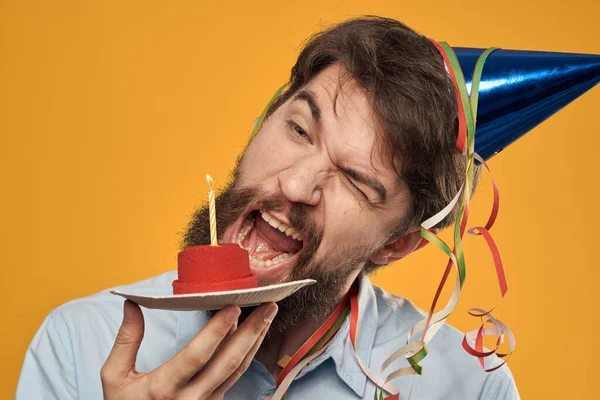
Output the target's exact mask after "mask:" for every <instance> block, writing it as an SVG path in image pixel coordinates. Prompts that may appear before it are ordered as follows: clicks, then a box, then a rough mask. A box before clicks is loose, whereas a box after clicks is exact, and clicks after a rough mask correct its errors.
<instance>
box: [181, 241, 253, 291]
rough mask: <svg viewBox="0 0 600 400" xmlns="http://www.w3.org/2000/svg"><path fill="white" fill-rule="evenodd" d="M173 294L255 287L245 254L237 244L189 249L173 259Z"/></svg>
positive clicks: (246, 253)
mask: <svg viewBox="0 0 600 400" xmlns="http://www.w3.org/2000/svg"><path fill="white" fill-rule="evenodd" d="M177 275H178V279H176V280H174V281H173V294H189V293H205V292H221V291H225V290H234V289H248V288H253V287H257V286H258V282H257V281H256V276H254V275H253V274H252V273H251V272H250V261H249V258H248V252H247V251H246V250H244V249H242V248H241V247H240V246H238V245H237V244H233V243H231V244H221V245H219V246H192V247H188V248H187V249H185V250H183V251H182V252H180V253H179V255H178V257H177Z"/></svg>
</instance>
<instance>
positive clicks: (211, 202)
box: [206, 174, 218, 246]
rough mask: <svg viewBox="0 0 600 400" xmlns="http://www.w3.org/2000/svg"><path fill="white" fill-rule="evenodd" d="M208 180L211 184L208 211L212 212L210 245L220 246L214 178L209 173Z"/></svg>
mask: <svg viewBox="0 0 600 400" xmlns="http://www.w3.org/2000/svg"><path fill="white" fill-rule="evenodd" d="M206 181H207V182H208V184H209V186H210V191H209V192H208V211H209V214H210V245H211V246H218V243H217V211H216V207H215V192H214V191H213V180H212V178H211V177H210V175H209V174H206Z"/></svg>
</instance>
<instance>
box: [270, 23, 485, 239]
mask: <svg viewBox="0 0 600 400" xmlns="http://www.w3.org/2000/svg"><path fill="white" fill-rule="evenodd" d="M336 63H339V64H341V65H343V66H344V67H345V70H346V75H345V76H344V77H342V78H341V79H342V80H344V79H347V78H351V79H354V80H355V81H356V82H357V83H358V84H360V85H361V86H362V88H364V90H365V92H366V93H367V96H368V98H369V102H370V104H371V106H372V108H373V110H374V115H375V117H376V120H377V122H378V130H377V135H376V142H375V146H374V150H375V151H378V152H379V154H380V155H381V156H382V158H383V160H384V161H387V162H389V163H391V165H393V168H394V170H395V171H396V173H397V174H398V176H399V177H400V178H401V179H403V180H404V181H405V182H406V183H407V185H408V187H409V189H410V192H411V194H412V202H411V203H412V204H411V206H410V209H409V210H408V213H407V217H406V218H404V219H402V221H399V223H398V225H397V227H396V228H395V229H394V230H393V231H392V232H390V235H389V238H388V240H394V239H398V238H400V237H401V236H403V235H404V234H406V232H407V230H408V229H409V228H414V227H416V226H418V225H419V224H420V222H422V221H423V220H425V219H427V218H428V217H431V216H432V215H434V214H436V213H437V212H439V211H440V210H441V209H443V208H444V207H445V206H446V205H447V204H448V203H449V202H450V201H451V200H452V198H453V197H454V195H455V194H456V193H457V191H458V190H459V188H460V187H461V186H462V184H463V177H464V168H465V163H464V156H462V155H461V154H460V153H459V152H458V151H457V150H456V148H455V145H456V139H457V132H458V119H457V104H456V102H457V99H456V97H455V94H454V89H453V86H452V81H451V79H450V77H449V75H448V73H447V72H446V70H445V67H444V61H443V58H442V56H441V55H440V53H439V52H438V50H437V49H436V47H435V46H434V45H433V43H432V42H431V40H430V39H428V38H427V37H425V36H423V35H420V34H419V33H417V32H415V31H414V30H413V29H411V28H409V27H408V26H406V25H405V24H403V23H401V22H399V21H397V20H394V19H390V18H382V17H376V16H365V17H360V18H355V19H351V20H347V21H344V22H342V23H339V24H336V25H334V26H332V27H330V28H328V29H326V30H323V31H321V32H319V33H317V34H315V35H314V36H312V37H310V38H309V39H307V41H306V42H305V43H304V45H303V47H302V50H301V52H300V55H299V56H298V59H297V61H296V63H295V64H294V66H293V68H292V70H291V76H290V81H289V86H288V88H287V90H285V91H284V92H282V94H281V95H280V96H279V97H278V98H277V99H276V100H275V102H274V103H273V104H272V106H271V107H270V109H269V110H268V111H267V114H266V115H267V117H268V116H269V115H270V114H272V113H273V112H274V111H275V110H276V109H277V108H278V107H280V106H281V105H282V104H283V103H284V102H285V101H286V100H288V99H289V98H290V97H291V96H292V95H294V94H295V93H296V92H297V91H298V90H299V89H300V88H302V87H303V86H304V85H306V84H307V83H308V82H309V81H310V80H311V79H312V78H313V77H315V76H316V75H317V74H318V73H319V72H320V71H322V70H323V69H325V68H326V67H328V66H330V65H332V64H336ZM342 83H343V82H342ZM336 97H337V94H336ZM334 104H335V99H334ZM479 174H480V168H479V167H476V169H475V183H477V181H478V180H479ZM457 214H458V207H456V208H455V209H454V210H453V212H452V213H450V215H448V216H447V217H446V218H445V219H444V220H443V221H441V222H440V223H439V224H438V225H437V227H438V228H445V227H447V226H450V225H451V224H452V223H453V222H454V221H455V219H456V217H457Z"/></svg>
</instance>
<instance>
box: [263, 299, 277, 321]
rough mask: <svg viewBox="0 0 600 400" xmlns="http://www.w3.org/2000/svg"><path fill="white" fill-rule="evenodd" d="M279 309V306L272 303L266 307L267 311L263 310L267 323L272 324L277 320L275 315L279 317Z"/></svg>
mask: <svg viewBox="0 0 600 400" xmlns="http://www.w3.org/2000/svg"><path fill="white" fill-rule="evenodd" d="M278 309H279V307H277V304H275V303H271V304H269V305H268V306H266V307H265V309H264V310H263V315H264V317H265V322H266V323H268V324H270V323H271V322H273V318H275V315H277V310H278Z"/></svg>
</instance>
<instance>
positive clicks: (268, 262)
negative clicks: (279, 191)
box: [235, 210, 304, 278]
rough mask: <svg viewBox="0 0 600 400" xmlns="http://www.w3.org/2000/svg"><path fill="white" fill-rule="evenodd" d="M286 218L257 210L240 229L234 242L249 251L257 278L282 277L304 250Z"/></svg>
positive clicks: (249, 215)
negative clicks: (262, 276) (280, 273)
mask: <svg viewBox="0 0 600 400" xmlns="http://www.w3.org/2000/svg"><path fill="white" fill-rule="evenodd" d="M284 218H285V217H284V216H283V215H277V214H276V213H275V212H271V213H269V212H267V211H263V210H260V211H259V210H254V211H252V212H250V213H249V214H248V215H247V216H246V219H245V221H244V222H243V224H242V226H241V227H240V230H239V232H238V233H237V237H236V238H235V242H236V243H237V244H238V245H239V246H240V247H242V248H244V249H245V250H247V251H248V254H249V256H250V265H251V268H252V272H253V273H255V274H256V275H259V277H260V275H269V276H271V277H272V278H274V276H273V275H279V274H278V272H284V270H286V269H287V266H288V265H290V264H291V262H292V261H293V259H294V256H295V255H296V254H298V252H299V251H300V250H302V247H303V244H304V243H303V240H302V236H301V234H300V232H297V231H296V229H294V228H293V227H292V226H290V224H289V222H287V221H286V220H284Z"/></svg>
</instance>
